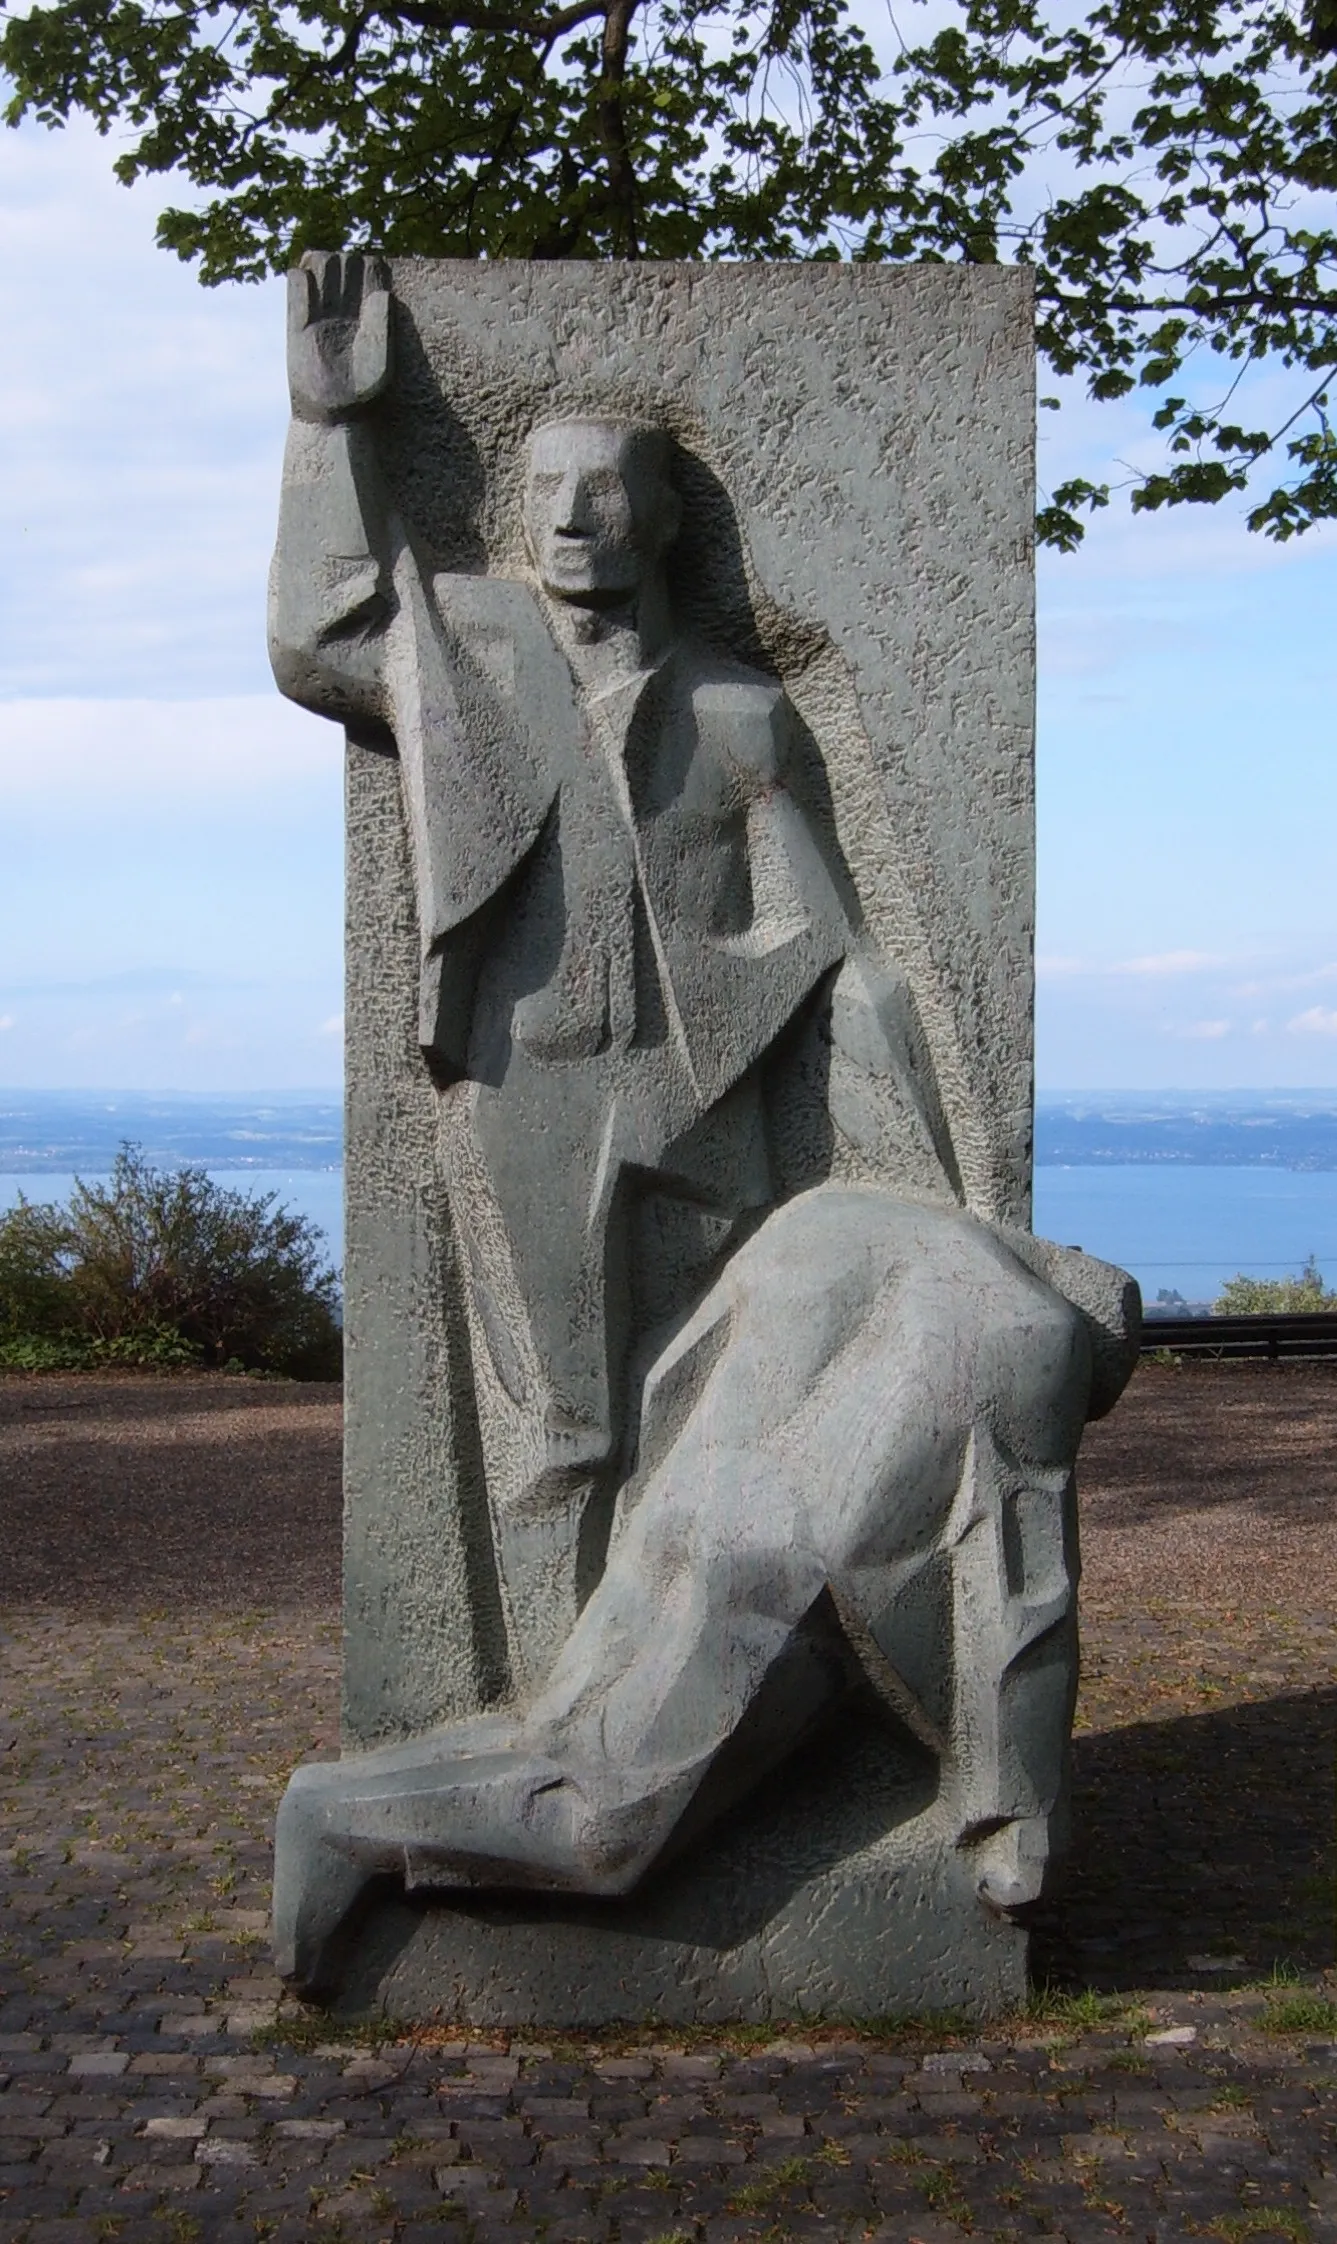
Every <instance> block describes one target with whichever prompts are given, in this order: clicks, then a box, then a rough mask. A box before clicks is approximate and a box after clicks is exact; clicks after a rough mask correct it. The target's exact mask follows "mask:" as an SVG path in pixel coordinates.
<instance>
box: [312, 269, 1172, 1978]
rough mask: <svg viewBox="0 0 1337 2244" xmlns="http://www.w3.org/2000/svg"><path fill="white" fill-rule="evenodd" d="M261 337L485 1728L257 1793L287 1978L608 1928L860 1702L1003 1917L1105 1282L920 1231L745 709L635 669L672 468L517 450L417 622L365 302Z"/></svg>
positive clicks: (1041, 1788) (896, 1124)
mask: <svg viewBox="0 0 1337 2244" xmlns="http://www.w3.org/2000/svg"><path fill="white" fill-rule="evenodd" d="M293 286H294V331H293V337H292V357H291V363H292V369H293V388H294V406H295V413H296V418H295V421H294V426H293V432H292V437H291V441H290V447H289V455H288V462H287V466H286V470H285V480H284V500H283V517H282V523H281V529H280V544H279V553H278V557H277V560H276V567H275V579H274V598H273V613H272V625H271V648H272V655H273V661H274V667H275V672H276V676H277V677H278V680H279V683H280V685H281V686H282V688H283V690H284V691H285V693H288V694H289V695H291V696H292V697H293V698H294V699H296V700H298V701H301V702H302V703H304V704H305V706H307V707H309V708H312V709H315V710H318V711H319V712H321V713H322V714H324V715H327V716H331V717H336V718H339V719H341V720H343V721H344V722H345V723H346V724H347V725H349V726H350V728H352V729H354V730H355V731H361V732H362V733H364V734H367V733H374V734H375V735H376V736H377V737H378V738H382V739H388V740H389V741H390V742H392V743H393V747H394V750H395V752H396V753H397V755H398V757H399V760H400V764H401V768H402V777H403V796H404V805H405V813H406V819H407V824H408V829H409V833H410V837H411V844H412V857H413V864H414V875H415V884H416V892H417V900H418V915H419V931H420V937H421V983H420V990H419V1035H420V1042H421V1045H422V1050H423V1055H424V1065H425V1066H427V1067H428V1068H429V1069H430V1070H431V1073H432V1076H433V1078H434V1080H435V1082H436V1084H437V1086H438V1088H439V1094H440V1112H441V1147H442V1160H443V1164H444V1167H445V1171H446V1175H447V1178H448V1180H449V1184H450V1198H451V1209H452V1216H453V1219H454V1221H455V1222H456V1224H457V1227H458V1231H459V1234H460V1238H461V1241H462V1246H463V1251H464V1256H465V1260H466V1263H467V1268H468V1273H469V1287H470V1301H471V1320H472V1322H473V1324H474V1328H475V1332H476V1334H477V1336H478V1339H479V1341H480V1343H481V1345H480V1346H479V1347H478V1348H477V1350H476V1355H477V1357H478V1359H479V1364H480V1369H479V1377H480V1379H481V1378H486V1379H487V1380H488V1382H489V1383H490V1388H491V1393H492V1405H493V1407H492V1413H491V1415H492V1417H493V1419H495V1418H496V1416H497V1413H498V1412H500V1413H501V1414H502V1416H503V1417H505V1418H507V1422H508V1425H509V1438H508V1439H507V1441H506V1442H505V1443H502V1444H500V1445H498V1447H497V1450H496V1455H495V1457H494V1459H493V1461H492V1464H491V1466H490V1469H489V1491H488V1493H489V1503H490V1512H491V1519H492V1528H493V1537H494V1544H495V1551H496V1557H497V1566H498V1575H499V1579H500V1582H501V1586H502V1591H503V1597H504V1601H505V1606H506V1612H507V1619H508V1627H509V1633H510V1640H511V1653H512V1667H513V1672H514V1674H515V1677H516V1681H517V1686H518V1688H517V1704H516V1705H515V1706H514V1707H512V1708H509V1709H507V1710H504V1711H501V1712H498V1713H495V1714H491V1715H488V1716H485V1717H480V1718H479V1719H477V1720H476V1721H473V1722H470V1723H467V1724H454V1725H448V1726H446V1727H444V1728H442V1729H440V1730H438V1731H435V1732H432V1733H430V1734H429V1735H427V1736H425V1737H423V1738H420V1739H415V1740H413V1741H411V1742H410V1743H409V1744H407V1745H402V1746H394V1747H389V1748H384V1749H381V1750H379V1751H376V1752H372V1753H364V1754H360V1755H355V1756H351V1757H349V1758H348V1759H346V1760H344V1761H342V1762H340V1763H336V1764H326V1765H322V1766H319V1767H315V1768H310V1769H305V1770H300V1771H299V1772H298V1774H297V1776H296V1777H295V1778H294V1780H293V1783H292V1785H291V1786H290V1788H289V1792H288V1795H287V1797H286V1799H285V1802H284V1806H283V1809H282V1811H281V1816H280V1827H279V1857H278V1887H277V1895H276V1909H277V1915H278V1920H279V1933H280V1953H281V1958H282V1961H283V1964H284V1968H285V1969H286V1970H288V1971H289V1972H290V1973H291V1974H292V1975H293V1976H294V1977H295V1978H296V1979H298V1981H299V1982H301V1983H303V1984H306V1985H315V1984H318V1983H319V1982H320V1979H321V1976H322V1972H323V1970H324V1962H323V1959H324V1958H325V1956H326V1954H327V1951H328V1944H329V1941H330V1937H331V1935H332V1934H333V1932H334V1931H335V1930H336V1929H337V1926H338V1923H339V1921H340V1920H341V1918H342V1917H343V1916H344V1914H345V1913H346V1911H347V1909H348V1908H349V1906H350V1905H351V1903H352V1901H353V1900H354V1899H355V1898H356V1895H357V1893H358V1892H359V1890H360V1889H361V1887H362V1886H363V1885H364V1884H365V1882H366V1881H367V1879H368V1878H369V1877H371V1876H373V1875H374V1874H376V1873H377V1872H378V1871H381V1870H384V1869H386V1868H393V1869H397V1870H402V1871H403V1873H404V1875H405V1877H406V1879H407V1881H408V1882H409V1883H410V1884H427V1885H446V1886H449V1885H457V1886H468V1885H474V1886H477V1885H484V1886H486V1885H498V1884H501V1885H512V1886H530V1887H539V1888H549V1889H558V1890H560V1889H566V1890H576V1891H584V1892H591V1893H605V1894H607V1893H620V1892H626V1891H627V1890H629V1888H630V1887H632V1886H633V1885H634V1884H635V1883H636V1881H637V1880H638V1879H639V1878H640V1877H641V1876H642V1874H643V1873H644V1872H645V1870H646V1869H647V1868H648V1867H649V1866H650V1864H651V1863H652V1862H654V1861H655V1860H656V1859H657V1857H658V1856H659V1855H660V1854H661V1852H662V1851H663V1849H664V1848H665V1846H666V1845H667V1844H668V1842H669V1841H670V1840H671V1839H681V1837H682V1833H683V1830H684V1828H686V1827H687V1825H688V1823H689V1821H690V1823H691V1824H692V1825H693V1827H694V1826H695V1825H697V1824H699V1823H700V1822H701V1821H702V1820H704V1819H705V1818H707V1817H708V1816H709V1815H712V1814H716V1813H718V1812H720V1810H721V1809H722V1808H724V1807H725V1806H727V1805H728V1804H729V1803H730V1802H731V1801H732V1800H733V1799H736V1798H737V1797H738V1796H739V1795H740V1793H741V1792H742V1791H744V1790H745V1789H746V1788H747V1787H748V1786H749V1785H750V1784H751V1783H753V1782H755V1781H756V1779H757V1778H758V1777H759V1776H760V1775H761V1774H762V1773H763V1772H764V1771H765V1770H766V1769H768V1768H770V1767H772V1766H773V1765H774V1764H775V1763H776V1762H777V1761H778V1760H779V1759H780V1758H782V1756H783V1755H784V1754H785V1753H787V1752H788V1751H790V1750H791V1749H792V1747H793V1746H794V1744H795V1743H796V1742H797V1740H798V1739H799V1738H800V1737H801V1736H802V1735H804V1734H806V1733H807V1732H808V1731H809V1730H810V1729H811V1728H812V1726H813V1725H814V1724H815V1723H817V1722H819V1721H820V1720H822V1719H823V1718H824V1717H825V1716H826V1715H827V1714H829V1712H830V1711H831V1709H832V1708H833V1707H834V1706H835V1705H836V1704H838V1703H839V1701H840V1699H841V1697H842V1696H843V1695H845V1694H847V1693H848V1692H849V1691H850V1689H851V1688H855V1687H858V1688H862V1689H867V1688H868V1687H869V1686H871V1687H872V1689H873V1690H874V1691H875V1692H877V1693H878V1694H879V1696H880V1697H881V1699H882V1701H883V1704H884V1705H885V1707H886V1708H887V1711H888V1718H889V1720H891V1721H893V1722H894V1723H896V1724H899V1725H901V1726H902V1729H903V1730H904V1729H908V1730H909V1731H910V1732H911V1733H912V1734H913V1736H914V1737H915V1738H916V1739H917V1740H918V1741H919V1743H920V1745H921V1746H925V1747H927V1748H928V1749H929V1750H930V1751H931V1752H932V1753H933V1754H934V1755H935V1757H936V1758H937V1760H938V1763H939V1770H940V1784H939V1798H938V1802H937V1804H936V1808H935V1813H938V1814H939V1815H940V1816H945V1817H947V1818H948V1819H949V1821H950V1824H951V1828H952V1831H953V1833H954V1835H955V1838H956V1842H957V1843H958V1844H959V1845H961V1846H962V1847H965V1848H969V1849H971V1850H972V1852H973V1856H974V1859H975V1861H976V1863H977V1873H978V1885H979V1889H980V1891H981V1894H982V1896H983V1897H984V1899H985V1900H986V1902H988V1903H990V1904H991V1905H993V1906H997V1907H1001V1908H1012V1907H1017V1906H1020V1905H1023V1904H1024V1903H1026V1902H1028V1901H1030V1900H1032V1899H1034V1898H1035V1896H1036V1894H1037V1893H1038V1891H1039V1890H1040V1884H1041V1881H1042V1878H1043V1875H1044V1871H1045V1867H1046V1864H1047V1862H1048V1860H1049V1858H1050V1855H1051V1853H1052V1851H1053V1849H1054V1846H1055V1843H1056V1841H1057V1840H1058V1839H1059V1838H1060V1837H1061V1830H1060V1826H1061V1821H1062V1815H1063V1808H1064V1787H1065V1769H1066V1749H1067V1734H1068V1727H1069V1723H1070V1717H1071V1701H1072V1691H1073V1688H1074V1682H1075V1658H1074V1650H1073V1616H1072V1600H1073V1591H1074V1586H1075V1566H1076V1554H1075V1540H1074V1529H1073V1520H1072V1465H1073V1458H1074V1456H1075V1452H1076V1447H1077V1443H1078V1441H1079V1439H1080V1435H1081V1430H1082V1426H1083V1424H1084V1423H1085V1421H1086V1419H1087V1417H1088V1416H1090V1415H1093V1414H1094V1413H1095V1411H1096V1410H1098V1409H1101V1408H1107V1407H1108V1406H1109V1404H1110V1403H1111V1402H1112V1401H1113V1400H1114V1397H1115V1395H1116V1394H1117V1392H1118V1391H1119V1388H1120V1386H1121V1385H1122V1382H1123V1379H1124V1378H1125V1377H1126V1376H1127V1370H1128V1368H1129V1367H1130V1364H1131V1344H1132V1343H1131V1336H1130V1330H1129V1326H1130V1304H1129V1299H1128V1293H1127V1289H1126V1287H1125V1284H1124V1282H1123V1281H1122V1278H1121V1274H1119V1273H1112V1272H1107V1271H1106V1270H1105V1268H1104V1266H1103V1265H1093V1264H1091V1263H1090V1262H1088V1261H1087V1260H1086V1259H1085V1258H1081V1257H1077V1256H1075V1255H1072V1254H1063V1253H1061V1252H1060V1250H1057V1249H1052V1248H1047V1247H1044V1246H1043V1245H1042V1244H1041V1243H1039V1242H1036V1241H1034V1240H1033V1239H1031V1238H1030V1237H1029V1235H1025V1234H1013V1233H1007V1234H1003V1233H1002V1232H1000V1231H999V1229H998V1228H997V1227H989V1226H985V1225H984V1224H981V1223H980V1222H978V1221H976V1220H975V1219H974V1218H972V1217H971V1216H969V1215H968V1214H966V1213H965V1212H964V1211H963V1209H962V1208H961V1205H960V1197H961V1196H960V1189H959V1183H958V1179H957V1174H956V1167H955V1163H954V1160H953V1156H952V1151H951V1146H950V1142H949V1138H948V1133H947V1130H946V1128H945V1125H944V1122H943V1116H942V1110H941V1105H940V1102H939V1100H938V1097H937V1094H936V1090H935V1087H934V1083H933V1076H932V1069H931V1065H930V1062H929V1058H928V1054H927V1051H926V1048H925V1042H924V1039H923V1037H922V1034H921V1033H920V1031H919V1029H918V1025H917V1020H916V1014H915V1008H914V1004H913V1001H912V997H911V994H910V992H909V989H908V987H907V985H906V983H905V980H904V977H903V975H902V974H901V973H900V972H899V971H898V970H897V968H896V966H895V963H894V962H892V961H888V960H886V959H884V958H882V957H880V956H879V955H878V954H877V953H876V951H875V950H874V948H873V947H872V945H871V944H870V943H869V941H868V939H867V937H866V935H865V934H864V933H863V932H862V931H861V929H860V927H859V926H858V924H857V906H855V907H854V908H853V909H852V908H851V903H850V900H849V899H850V890H849V883H848V877H847V875H845V874H844V869H843V866H842V865H840V864H838V863H836V862H834V861H833V859H832V855H831V843H830V840H829V838H828V837H827V836H826V834H825V832H824V830H823V827H822V824H821V822H820V820H818V819H817V818H816V817H814V816H813V815H812V814H811V812H810V811H809V810H808V809H807V808H806V807H805V804H804V801H803V799H802V793H803V791H802V783H801V777H802V775H801V763H802V759H801V758H800V757H799V755H798V753H797V742H798V737H799V727H798V722H797V719H796V717H795V714H794V712H793V710H792V707H791V705H790V703H789V702H788V700H787V697H786V695H785V693H784V690H783V688H782V687H781V686H780V685H779V683H778V682H777V681H776V680H775V679H773V678H770V677H767V676H765V675H764V674H763V673H761V672H759V671H757V670H755V669H751V668H747V667H744V666H743V665H741V664H738V663H736V662H732V661H729V660H725V659H722V658H721V657H720V656H718V655H716V654H715V653H713V652H712V651H710V650H708V649H707V648H705V647H703V646H702V645H700V644H697V643H695V642H694V641H693V640H692V639H691V638H689V637H686V636H683V635H680V634H679V633H678V631H677V630H676V629H675V622H674V617H673V615H672V613H671V606H670V601H669V597H668V591H667V583H666V574H665V558H666V556H667V555H668V554H669V552H670V550H671V548H672V545H673V542H674V540H675V537H676V535H677V532H678V528H679V518H680V501H679V499H678V496H677V494H676V492H675V490H674V486H673V481H672V473H671V463H672V451H671V446H670V444H669V442H668V440H667V439H666V438H665V436H664V435H663V434H662V433H661V432H659V431H658V430H656V429H654V428H651V427H648V426H645V425H642V424H639V423H634V422H625V421H620V420H615V419H603V418H600V419H593V418H589V419H568V420H556V421H548V422H544V423H541V424H540V425H539V426H538V427H536V428H535V429H534V430H533V431H532V432H531V434H530V437H529V441H528V450H527V459H526V484H525V535H526V546H527V551H528V555H529V559H530V563H531V566H532V577H531V578H525V579H521V578H514V579H512V578H502V577H496V576H491V577H488V576H461V575H441V574H436V573H433V571H432V570H431V569H430V568H429V567H428V566H427V565H426V563H425V561H424V559H423V557H422V555H421V554H420V552H419V551H418V549H417V547H416V546H415V542H414V539H413V536H412V534H411V532H410V530H409V529H408V527H407V526H406V524H405V523H403V522H402V521H401V520H400V519H399V518H398V517H397V515H396V513H395V511H394V509H393V507H392V506H391V505H390V503H389V500H388V497H387V495H386V493H385V489H384V486H383V483H382V480H381V476H380V472H379V469H378V465H377V460H376V451H375V439H374V433H373V429H374V423H373V421H372V419H371V418H370V417H369V416H368V413H367V410H366V409H367V408H368V406H370V405H371V404H372V403H373V401H374V399H375V398H376V397H377V396H378V395H379V394H380V393H381V392H382V390H383V389H384V387H385V385H386V383H387V382H388V380H389V377H390V360H389V321H388V311H389V304H388V294H387V291H386V287H385V284H384V280H383V278H382V276H381V274H380V273H379V271H378V270H377V268H375V267H374V266H373V265H371V264H370V263H367V264H365V265H364V263H363V262H362V261H361V260H359V259H354V258H347V259H337V258H330V259H322V260H315V259H312V260H308V261H307V262H306V264H305V266H304V268H303V270H302V271H301V272H299V273H298V274H296V275H295V276H294V281H293ZM833 1147H835V1148H838V1149H839V1160H837V1158H836V1156H835V1153H834V1152H833V1151H832V1148H833ZM837 1171H839V1175H840V1181H837V1180H836V1176H837ZM888 1177H891V1178H893V1179H894V1180H895V1185H896V1189H895V1190H892V1189H889V1187H888V1184H887V1182H886V1181H885V1180H886V1179H887V1178H888ZM1069 1297H1071V1298H1069ZM1078 1299H1080V1300H1081V1302H1082V1304H1083V1307H1082V1308H1081V1309H1078V1308H1076V1307H1074V1306H1073V1305H1072V1302H1073V1301H1074V1300H1078ZM1131 1316H1132V1317H1133V1318H1135V1311H1132V1312H1131Z"/></svg>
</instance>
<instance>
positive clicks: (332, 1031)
mask: <svg viewBox="0 0 1337 2244" xmlns="http://www.w3.org/2000/svg"><path fill="white" fill-rule="evenodd" d="M343 1033H344V1017H343V1014H342V1013H331V1015H330V1017H329V1019H328V1021H322V1022H321V1024H320V1027H319V1028H318V1029H317V1031H316V1034H317V1035H318V1036H342V1035H343Z"/></svg>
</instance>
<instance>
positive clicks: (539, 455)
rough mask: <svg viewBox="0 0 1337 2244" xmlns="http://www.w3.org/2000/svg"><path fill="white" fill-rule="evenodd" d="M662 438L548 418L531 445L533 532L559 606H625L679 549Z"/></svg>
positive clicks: (539, 563)
mask: <svg viewBox="0 0 1337 2244" xmlns="http://www.w3.org/2000/svg"><path fill="white" fill-rule="evenodd" d="M678 515H679V506H678V499H677V494H676V493H675V492H674V491H673V489H672V488H671V486H670V484H669V482H668V479H667V477H666V475H665V472H664V464H663V440H662V438H660V437H659V436H658V433H657V432H656V431H654V430H651V429H641V428H635V427H629V426H626V425H623V424H620V423H618V422H615V421H549V422H548V423H547V424H546V425H545V426H544V427H542V428H538V429H535V431H534V434H533V436H532V437H531V438H530V440H529V472H528V478H527V482H526V486H525V535H526V538H527V540H528V543H529V551H530V554H531V556H532V558H533V562H534V566H535V568H536V569H537V571H538V575H539V582H540V584H541V585H542V586H543V588H544V591H545V592H548V593H551V594H552V595H553V596H554V598H556V599H558V600H573V601H576V602H580V603H585V604H588V605H591V606H599V605H602V604H603V603H605V602H611V601H617V600H625V599H627V598H629V597H630V595H631V594H632V593H634V592H635V591H636V589H637V587H638V586H639V585H640V583H641V582H642V580H643V578H644V577H645V575H646V573H647V571H648V570H651V569H653V568H655V567H656V566H657V565H658V562H659V560H660V557H661V556H662V555H663V553H664V552H665V550H666V549H667V547H668V546H670V545H671V544H672V542H673V539H674V537H675V536H676V534H677V529H678Z"/></svg>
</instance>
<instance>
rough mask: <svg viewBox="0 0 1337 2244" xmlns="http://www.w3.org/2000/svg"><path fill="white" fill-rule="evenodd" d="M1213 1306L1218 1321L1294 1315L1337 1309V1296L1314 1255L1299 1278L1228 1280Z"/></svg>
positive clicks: (1242, 1278) (1241, 1278)
mask: <svg viewBox="0 0 1337 2244" xmlns="http://www.w3.org/2000/svg"><path fill="white" fill-rule="evenodd" d="M1212 1306H1213V1308H1214V1309H1215V1311H1216V1314H1217V1316H1218V1317H1257V1316H1267V1315H1272V1316H1280V1315H1294V1314H1296V1313H1297V1312H1301V1311H1304V1310H1312V1309H1337V1293H1329V1292H1327V1291H1326V1289H1325V1287H1324V1284H1323V1273H1322V1271H1321V1270H1320V1269H1319V1266H1318V1264H1317V1262H1316V1261H1315V1260H1314V1257H1313V1255H1312V1254H1311V1255H1310V1257H1309V1260H1308V1261H1307V1262H1306V1264H1305V1266H1304V1268H1303V1270H1301V1272H1300V1274H1299V1276H1298V1277H1296V1278H1244V1277H1239V1278H1228V1279H1227V1280H1226V1283H1225V1285H1224V1287H1223V1288H1222V1291H1221V1296H1220V1299H1219V1300H1218V1301H1216V1302H1214V1303H1213V1305H1212Z"/></svg>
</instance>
